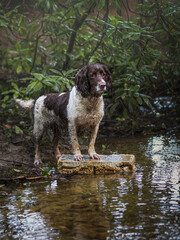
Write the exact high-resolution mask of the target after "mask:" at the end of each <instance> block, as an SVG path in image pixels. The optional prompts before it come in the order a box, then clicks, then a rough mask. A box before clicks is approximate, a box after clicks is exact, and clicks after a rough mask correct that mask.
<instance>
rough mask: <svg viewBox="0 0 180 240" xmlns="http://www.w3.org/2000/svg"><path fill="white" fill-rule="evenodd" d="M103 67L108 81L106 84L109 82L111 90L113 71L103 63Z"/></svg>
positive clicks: (108, 85)
mask: <svg viewBox="0 0 180 240" xmlns="http://www.w3.org/2000/svg"><path fill="white" fill-rule="evenodd" d="M103 69H104V71H105V73H106V77H105V81H106V84H107V90H108V91H110V90H111V88H112V77H111V72H110V70H109V68H108V67H107V66H105V65H103Z"/></svg>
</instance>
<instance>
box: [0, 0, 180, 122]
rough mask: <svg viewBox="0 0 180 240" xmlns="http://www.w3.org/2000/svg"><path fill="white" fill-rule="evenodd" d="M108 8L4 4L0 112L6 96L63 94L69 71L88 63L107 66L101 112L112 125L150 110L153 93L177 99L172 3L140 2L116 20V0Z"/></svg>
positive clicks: (74, 3)
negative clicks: (108, 92) (108, 87)
mask: <svg viewBox="0 0 180 240" xmlns="http://www.w3.org/2000/svg"><path fill="white" fill-rule="evenodd" d="M10 2H11V1H10ZM110 2H111V1H107V0H100V1H97V0H93V1H84V0H68V1H66V2H65V3H60V2H59V1H58V0H38V1H35V2H32V3H31V7H30V8H28V11H29V12H27V11H22V6H17V7H16V8H14V9H13V10H12V9H11V10H9V9H8V7H6V6H7V5H6V3H3V4H4V8H3V10H0V29H1V30H2V31H3V33H4V34H5V35H6V36H7V43H8V45H6V47H4V48H2V49H1V50H0V53H1V54H0V62H1V69H0V71H1V72H2V73H3V74H5V75H6V76H7V75H8V76H9V78H10V79H11V80H9V81H8V82H7V85H6V89H5V87H4V85H2V86H0V89H2V91H1V92H2V94H1V109H3V110H5V109H8V108H9V107H10V105H12V99H13V97H22V98H26V99H27V98H31V97H38V96H39V95H41V94H43V93H48V92H50V91H55V92H62V91H65V90H69V89H70V88H71V86H72V84H73V82H72V79H73V75H74V73H75V71H76V69H78V68H79V67H81V66H83V65H84V64H86V63H88V62H95V61H96V62H102V63H104V64H106V65H108V66H110V67H113V68H114V71H113V89H112V96H111V101H110V102H109V105H108V108H107V110H108V111H109V115H110V116H112V117H115V118H116V119H117V120H119V121H124V119H126V118H128V117H129V116H132V115H137V114H138V109H139V106H140V105H143V106H148V107H149V108H151V97H153V96H157V93H158V94H159V95H164V94H166V95H176V94H178V91H177V84H178V81H179V79H178V76H179V60H180V59H179V58H180V52H179V51H180V48H179V41H180V35H179V32H180V31H179V30H180V27H179V26H180V25H179V20H178V19H179V17H178V16H179V10H180V9H179V7H178V3H177V1H168V0H167V1H163V0H160V1H155V0H153V1H143V4H137V5H136V10H132V9H130V8H129V6H127V7H128V9H127V14H128V12H129V13H130V12H133V11H135V15H136V18H134V19H132V20H130V17H129V16H128V17H127V20H125V19H123V18H122V17H121V11H122V7H124V6H122V5H121V4H122V2H121V1H118V0H113V1H112V3H113V5H111V7H112V6H113V7H114V9H115V10H116V14H114V15H111V14H110V4H111V3H110ZM127 2H128V1H127ZM29 4H30V3H29ZM29 9H31V10H32V12H30V10H29ZM32 13H33V15H32ZM96 13H97V14H96ZM57 69H58V70H57ZM122 109H123V110H122ZM121 110H122V113H121ZM117 113H118V114H117ZM133 124H134V123H133ZM133 126H135V124H134V125H133Z"/></svg>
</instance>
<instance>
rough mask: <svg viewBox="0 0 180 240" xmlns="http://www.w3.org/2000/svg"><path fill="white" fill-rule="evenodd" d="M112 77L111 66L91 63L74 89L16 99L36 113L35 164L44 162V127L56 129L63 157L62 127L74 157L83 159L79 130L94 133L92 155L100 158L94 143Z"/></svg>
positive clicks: (79, 73) (91, 145)
mask: <svg viewBox="0 0 180 240" xmlns="http://www.w3.org/2000/svg"><path fill="white" fill-rule="evenodd" d="M111 84H112V78H111V73H110V71H109V69H108V68H107V67H106V66H105V65H102V64H99V63H92V64H88V65H86V66H85V67H83V68H82V69H80V70H79V71H78V73H77V74H76V76H75V86H74V87H73V88H72V90H71V91H70V92H65V93H61V94H58V93H50V94H47V95H43V96H41V97H39V98H38V99H37V100H36V101H35V100H29V101H24V100H20V99H16V100H15V101H16V103H18V104H19V105H20V106H21V107H22V108H25V109H28V110H29V109H32V108H34V110H33V113H34V128H33V136H34V143H35V160H34V164H35V165H39V164H41V163H42V161H41V157H40V149H39V144H40V140H41V138H42V136H43V133H44V130H45V129H47V128H52V129H53V131H54V140H53V144H54V152H55V156H56V158H57V159H59V158H60V157H61V153H60V151H59V139H60V137H61V134H62V131H61V130H62V129H64V128H65V127H66V126H67V128H68V132H69V136H70V140H71V144H72V149H73V154H74V159H75V160H77V161H80V160H82V159H83V156H82V155H81V151H80V148H79V143H78V132H79V130H80V131H81V130H86V131H89V132H90V143H89V148H88V154H89V156H90V157H91V158H92V159H99V158H100V157H99V155H98V154H97V153H96V151H95V148H94V145H95V140H96V136H97V132H98V128H99V123H100V121H101V120H102V118H103V115H104V101H103V97H102V93H103V92H105V91H107V90H109V89H110V88H111Z"/></svg>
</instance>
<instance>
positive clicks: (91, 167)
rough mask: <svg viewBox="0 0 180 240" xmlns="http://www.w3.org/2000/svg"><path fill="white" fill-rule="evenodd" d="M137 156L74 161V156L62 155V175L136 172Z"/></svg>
mask: <svg viewBox="0 0 180 240" xmlns="http://www.w3.org/2000/svg"><path fill="white" fill-rule="evenodd" d="M135 169H136V168H135V156H134V155H131V154H113V155H100V160H94V159H90V157H89V156H84V159H83V160H82V161H74V158H73V156H72V155H62V156H61V158H60V159H59V161H58V170H59V172H60V173H61V174H65V175H68V174H73V173H75V174H114V173H120V174H123V173H132V172H134V171H135Z"/></svg>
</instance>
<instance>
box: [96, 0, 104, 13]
mask: <svg viewBox="0 0 180 240" xmlns="http://www.w3.org/2000/svg"><path fill="white" fill-rule="evenodd" d="M105 3H106V0H96V4H97V7H98V11H101V10H102V8H103V7H104V6H105Z"/></svg>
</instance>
